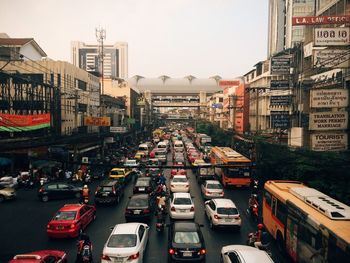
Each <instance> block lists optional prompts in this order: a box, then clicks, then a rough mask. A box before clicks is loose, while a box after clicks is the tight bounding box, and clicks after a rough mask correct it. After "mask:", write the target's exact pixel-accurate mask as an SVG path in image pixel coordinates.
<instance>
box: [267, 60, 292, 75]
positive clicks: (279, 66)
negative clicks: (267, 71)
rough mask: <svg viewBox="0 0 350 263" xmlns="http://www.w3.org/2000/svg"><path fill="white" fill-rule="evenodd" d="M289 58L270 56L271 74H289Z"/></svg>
mask: <svg viewBox="0 0 350 263" xmlns="http://www.w3.org/2000/svg"><path fill="white" fill-rule="evenodd" d="M289 73H290V59H289V58H271V74H289Z"/></svg>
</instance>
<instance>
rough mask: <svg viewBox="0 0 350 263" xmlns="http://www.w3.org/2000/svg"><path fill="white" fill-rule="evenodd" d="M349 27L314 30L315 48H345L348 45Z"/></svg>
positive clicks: (349, 40) (349, 39)
mask: <svg viewBox="0 0 350 263" xmlns="http://www.w3.org/2000/svg"><path fill="white" fill-rule="evenodd" d="M349 33H350V30H349V27H337V28H315V29H314V42H315V46H347V45H349V44H350V38H349Z"/></svg>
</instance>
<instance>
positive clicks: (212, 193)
mask: <svg viewBox="0 0 350 263" xmlns="http://www.w3.org/2000/svg"><path fill="white" fill-rule="evenodd" d="M201 191H202V195H203V197H204V199H211V198H222V197H224V188H223V187H222V185H221V183H220V182H219V181H218V180H206V181H204V182H203V184H202V185H201Z"/></svg>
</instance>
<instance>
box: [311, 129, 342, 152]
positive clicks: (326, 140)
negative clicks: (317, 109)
mask: <svg viewBox="0 0 350 263" xmlns="http://www.w3.org/2000/svg"><path fill="white" fill-rule="evenodd" d="M310 139H311V149H312V150H313V151H322V152H325V151H346V150H347V149H348V135H347V133H345V132H342V133H315V134H311V138H310Z"/></svg>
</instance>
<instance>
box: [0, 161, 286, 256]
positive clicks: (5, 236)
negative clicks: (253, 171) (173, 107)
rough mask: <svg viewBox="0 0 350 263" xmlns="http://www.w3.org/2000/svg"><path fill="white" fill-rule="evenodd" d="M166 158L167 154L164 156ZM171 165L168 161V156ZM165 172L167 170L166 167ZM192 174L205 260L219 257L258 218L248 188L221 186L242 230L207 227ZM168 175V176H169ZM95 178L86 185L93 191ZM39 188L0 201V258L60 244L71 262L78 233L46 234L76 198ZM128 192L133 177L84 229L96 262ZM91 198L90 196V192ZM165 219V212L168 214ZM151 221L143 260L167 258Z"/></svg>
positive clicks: (242, 237) (244, 236)
mask: <svg viewBox="0 0 350 263" xmlns="http://www.w3.org/2000/svg"><path fill="white" fill-rule="evenodd" d="M169 159H170V155H169V158H168V160H169ZM168 164H169V165H171V162H168ZM165 174H166V176H167V177H169V174H170V170H169V169H167V170H165ZM188 174H189V175H190V184H191V185H190V187H191V195H192V196H194V203H195V221H196V222H198V223H200V224H204V227H203V228H202V232H203V235H204V239H205V242H206V248H207V262H210V263H216V262H219V257H220V250H221V247H222V246H225V245H231V244H245V242H246V239H247V235H248V233H249V232H252V231H254V229H255V228H256V223H253V222H252V221H251V220H250V219H249V218H248V216H247V214H246V212H245V210H246V208H247V200H248V197H249V190H248V189H225V197H227V198H230V199H232V200H233V201H234V202H235V203H236V205H237V207H238V208H239V210H240V212H241V217H242V227H241V231H240V232H237V231H233V230H227V229H224V230H214V231H213V230H211V229H210V228H209V225H208V220H207V219H206V217H205V214H204V202H203V199H202V197H201V194H200V188H199V185H198V184H197V182H196V180H195V177H194V175H193V174H192V172H191V171H190V170H188ZM167 181H169V180H167ZM97 185H98V182H93V183H92V184H91V185H90V189H91V190H93V191H91V192H92V194H93V192H94V190H95V189H96V186H97ZM36 191H37V189H20V190H19V191H18V193H17V194H18V198H17V200H14V201H10V202H4V203H2V204H0V262H1V263H2V262H7V261H8V260H9V259H11V258H12V257H13V256H14V255H15V254H20V253H28V252H32V251H35V250H41V249H59V250H64V251H66V252H67V253H68V256H69V259H70V260H69V262H74V260H75V255H76V246H75V244H76V239H57V240H50V239H48V237H47V235H46V225H47V223H48V222H49V221H50V219H51V217H52V216H53V215H54V214H55V212H56V211H57V210H58V209H59V208H61V207H62V206H63V205H64V204H66V203H75V202H77V201H78V200H74V199H71V200H58V201H49V202H47V203H43V202H41V201H39V200H38V198H37V192H36ZM131 195H132V183H129V185H128V186H127V187H126V188H125V195H124V197H123V199H122V201H121V203H120V204H118V205H116V206H99V207H98V208H97V219H96V221H95V222H93V223H92V224H91V225H89V226H88V227H87V230H86V233H87V234H88V235H89V236H90V238H91V240H92V242H93V246H94V251H93V255H94V262H100V259H99V258H100V255H101V253H102V250H103V246H104V243H105V242H106V240H107V238H108V236H109V234H110V227H113V226H114V225H115V224H118V223H123V222H125V219H124V209H125V207H126V203H127V200H128V197H129V196H131ZM90 200H93V199H92V198H91V199H90ZM167 220H168V222H169V218H168V219H167ZM148 224H149V225H150V226H151V229H150V236H149V242H148V248H147V252H146V256H145V261H144V262H146V263H153V262H166V259H167V232H166V231H164V232H163V233H157V232H156V230H155V218H153V219H152V220H151V221H150V222H149V223H148ZM272 251H273V255H274V256H273V257H274V259H275V262H284V260H283V259H282V257H281V256H280V255H279V254H278V253H277V252H276V250H275V249H274V246H272Z"/></svg>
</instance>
